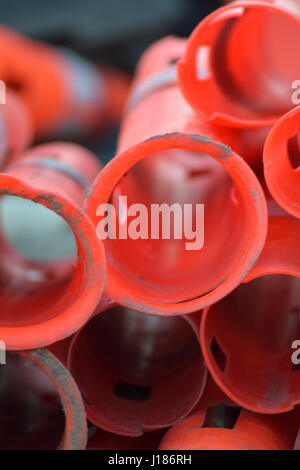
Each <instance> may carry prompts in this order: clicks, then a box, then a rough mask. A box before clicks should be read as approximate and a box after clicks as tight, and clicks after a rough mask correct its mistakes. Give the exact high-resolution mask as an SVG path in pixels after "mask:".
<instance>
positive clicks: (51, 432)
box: [0, 349, 87, 450]
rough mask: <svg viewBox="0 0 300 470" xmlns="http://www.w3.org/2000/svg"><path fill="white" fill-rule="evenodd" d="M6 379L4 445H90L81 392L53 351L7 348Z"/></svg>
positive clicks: (1, 421)
mask: <svg viewBox="0 0 300 470" xmlns="http://www.w3.org/2000/svg"><path fill="white" fill-rule="evenodd" d="M1 384H2V385H1V393H0V394H1V400H0V408H1V417H0V437H1V440H0V448H1V449H2V450H22V449H24V450H46V449H47V450H53V449H56V448H57V449H60V450H81V449H84V448H85V446H86V442H87V422H86V417H85V412H84V406H83V402H82V398H81V395H80V392H79V390H78V388H77V385H76V383H75V381H74V380H73V378H72V376H71V374H70V373H69V371H68V370H67V369H66V368H65V367H64V366H63V365H62V364H61V363H60V362H59V361H58V360H57V359H56V358H55V357H54V356H53V355H52V354H51V353H50V352H48V351H47V350H45V349H36V350H29V351H19V352H18V353H16V352H14V353H7V355H6V363H5V364H3V365H1Z"/></svg>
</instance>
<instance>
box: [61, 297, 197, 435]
mask: <svg viewBox="0 0 300 470" xmlns="http://www.w3.org/2000/svg"><path fill="white" fill-rule="evenodd" d="M198 327H199V324H198V325H197V321H196V319H193V320H191V319H188V321H186V319H185V317H175V318H162V317H155V316H150V315H140V313H138V312H134V311H132V310H129V309H125V308H122V307H118V306H116V307H113V308H110V309H109V310H106V311H104V312H102V313H101V314H99V315H97V316H95V317H94V318H93V319H92V320H90V322H89V323H88V324H87V325H85V326H84V327H83V328H82V329H81V330H80V331H79V332H78V333H76V335H75V336H74V337H73V338H72V341H71V343H70V347H69V354H68V368H69V370H70V371H71V373H72V375H73V377H74V378H75V380H76V382H77V384H78V385H79V387H80V390H81V391H82V393H83V398H84V401H85V408H86V413H87V417H88V419H89V421H91V422H92V423H93V424H95V425H96V426H98V427H100V428H102V429H105V430H106V431H109V432H112V433H116V434H120V435H124V436H140V435H142V434H143V433H144V432H146V431H153V430H158V429H162V428H166V427H169V426H171V425H173V424H175V423H176V422H178V421H179V420H180V419H182V418H184V417H185V416H187V414H188V413H190V412H191V411H192V409H193V408H194V407H195V405H196V404H197V403H198V401H199V399H200V397H201V395H202V393H203V390H204V387H205V384H206V368H205V365H204V363H203V358H202V355H201V350H200V345H199V342H198V339H197V336H198Z"/></svg>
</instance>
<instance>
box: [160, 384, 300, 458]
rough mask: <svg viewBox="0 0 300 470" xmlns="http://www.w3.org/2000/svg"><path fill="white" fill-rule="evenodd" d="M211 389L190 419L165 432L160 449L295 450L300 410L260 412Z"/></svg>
mask: <svg viewBox="0 0 300 470" xmlns="http://www.w3.org/2000/svg"><path fill="white" fill-rule="evenodd" d="M209 391H210V392H211V393H209V394H208V390H207V391H206V393H205V395H204V397H203V399H202V400H201V402H200V403H199V405H198V407H197V409H195V411H194V412H193V413H192V414H191V415H190V416H189V417H188V418H186V419H185V420H183V421H182V422H181V423H179V424H177V425H176V426H174V427H173V428H172V429H170V431H168V432H167V433H166V434H165V436H164V438H163V439H162V442H161V444H160V446H159V449H160V450H190V449H191V450H192V449H194V450H292V449H293V446H294V443H295V440H296V437H297V432H298V429H299V410H295V411H292V412H290V413H285V414H282V415H276V416H270V415H261V414H256V413H252V412H250V411H247V410H243V409H240V408H238V407H237V406H235V405H234V404H232V403H230V401H229V400H228V399H227V397H226V396H225V395H224V396H222V394H221V393H219V394H218V393H217V392H215V393H213V391H212V390H211V389H210V390H209Z"/></svg>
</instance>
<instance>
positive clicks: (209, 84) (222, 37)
mask: <svg viewBox="0 0 300 470" xmlns="http://www.w3.org/2000/svg"><path fill="white" fill-rule="evenodd" d="M297 3H298V5H297ZM299 40H300V7H299V2H289V1H288V0H286V1H285V0H282V1H277V0H265V1H251V0H250V1H238V2H233V3H230V4H229V5H227V6H224V7H222V8H220V9H218V10H215V11H214V12H213V13H211V14H210V15H208V16H207V17H206V18H205V19H204V20H203V21H201V22H200V23H199V25H198V26H197V27H196V28H195V30H194V31H193V33H192V34H191V36H190V38H189V40H188V43H187V47H186V49H185V52H184V55H183V57H182V59H181V60H180V61H179V62H178V80H179V85H180V87H181V90H182V92H183V94H184V96H185V98H186V100H187V101H188V102H189V103H190V105H191V106H192V107H193V108H194V109H195V110H196V112H198V113H199V114H200V115H201V116H204V117H206V118H207V119H208V120H209V121H211V122H214V123H216V124H221V125H226V126H233V127H239V128H257V127H265V126H271V125H273V124H274V123H275V122H276V121H277V119H278V118H279V117H280V116H281V115H282V114H284V113H285V112H287V111H288V110H290V109H291V108H292V107H293V106H294V105H293V102H292V93H293V89H292V84H293V82H294V81H295V80H297V78H298V76H299V71H300V69H299V61H298V59H297V58H298V43H299ZM287 51H288V53H287Z"/></svg>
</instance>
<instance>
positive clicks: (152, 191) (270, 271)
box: [0, 0, 300, 450]
mask: <svg viewBox="0 0 300 470" xmlns="http://www.w3.org/2000/svg"><path fill="white" fill-rule="evenodd" d="M227 3H228V4H227V5H226V6H224V7H222V8H219V9H218V10H216V11H214V12H213V13H212V14H210V15H209V16H208V17H206V18H205V19H204V20H202V21H201V22H200V23H199V25H198V26H197V27H196V28H195V30H194V31H193V32H192V34H191V36H190V37H189V38H187V39H179V38H176V37H167V38H164V39H162V40H160V41H158V42H157V43H155V44H153V45H152V46H151V47H150V48H149V49H148V50H147V51H146V52H145V53H144V55H143V56H142V58H141V60H140V62H139V64H138V67H137V70H136V74H135V77H134V80H133V84H132V88H131V93H130V95H129V98H128V100H127V104H126V106H125V108H124V111H123V115H122V117H121V113H122V110H123V105H124V104H125V100H126V92H127V87H128V79H127V77H125V76H124V75H123V74H122V73H120V72H118V71H114V70H111V69H109V70H108V69H107V68H106V67H99V66H98V65H97V66H95V65H92V64H90V63H88V62H86V61H85V60H83V59H81V58H79V57H78V56H75V55H74V54H73V53H71V52H70V51H65V50H58V49H56V48H53V47H50V46H48V45H45V44H42V43H38V42H36V41H33V40H30V39H28V38H24V37H23V36H21V35H19V34H18V33H15V32H13V31H10V30H8V29H7V28H5V27H1V29H0V36H1V46H0V59H1V60H0V63H1V66H0V80H2V81H3V82H2V83H4V84H5V87H6V90H5V87H4V91H6V93H5V100H3V102H2V101H1V99H0V102H1V103H2V104H0V114H1V122H0V127H1V130H2V132H1V135H0V164H1V171H2V173H0V194H1V201H0V203H1V214H2V218H1V222H0V233H1V235H0V300H1V310H0V353H1V355H0V362H1V364H0V378H1V379H2V381H1V382H2V383H3V387H2V388H1V389H0V408H1V410H2V412H1V420H0V436H1V446H2V447H3V448H7V449H16V448H27V449H45V448H46V449H56V448H59V449H84V448H87V449H97V450H104V449H115V450H125V449H136V450H140V449H161V450H167V449H171V450H182V449H198V450H203V449H210V450H212V449H215V450H216V449H227V450H230V449H239V450H241V449H243V450H246V449H248V450H250V449H251V450H253V449H265V450H276V449H277V450H278V449H293V448H294V447H295V442H296V438H297V434H298V430H299V428H300V416H299V410H300V408H299V405H300V220H299V219H300V191H299V190H298V184H299V181H298V180H299V178H300V176H299V174H300V173H299V168H300V157H299V155H300V145H299V142H300V139H299V135H300V133H299V132H300V131H299V126H300V106H297V104H298V103H297V102H296V101H295V99H296V97H297V80H300V66H299V65H298V64H299V63H300V62H299V60H298V50H297V49H298V47H297V44H298V42H299V39H300V8H299V5H298V2H297V0H261V1H258V0H256V1H254V0H253V1H252V0H251V1H250V0H249V1H247V0H242V1H236V2H227ZM278 31H280V34H278ZM287 51H288V53H287ZM299 84H300V82H299ZM299 84H298V85H299ZM299 87H300V85H299ZM0 91H1V88H0ZM0 98H1V97H0ZM118 119H121V131H120V135H119V139H118V145H117V152H116V155H115V156H114V158H112V160H111V161H110V162H109V163H108V164H107V165H106V166H105V167H104V168H101V167H100V165H99V162H98V159H97V158H96V156H95V155H94V154H92V153H91V152H90V151H88V150H87V149H85V148H83V147H81V146H79V145H77V144H74V143H71V142H60V141H59V142H52V143H44V144H40V145H36V142H35V141H36V139H37V138H41V137H43V138H47V137H49V138H50V137H51V138H53V136H57V135H66V134H68V135H69V136H70V135H72V132H73V131H74V129H75V130H76V131H75V132H78V130H79V131H80V133H82V134H86V135H91V134H92V133H96V134H97V133H99V132H100V130H101V132H103V131H104V130H105V128H107V126H108V125H109V124H113V123H115V122H116V121H117V120H118ZM20 201H21V203H20ZM120 201H126V204H125V205H124V206H122V205H121V203H120ZM17 203H18V204H19V203H20V204H21V206H20V209H19V212H18V213H17V214H20V211H21V213H22V214H23V215H22V217H21V219H22V220H23V222H25V221H26V220H25V219H26V218H27V216H26V214H27V212H25V210H27V209H26V207H27V205H29V206H28V207H30V211H31V213H32V211H34V210H36V215H35V219H34V220H35V222H34V225H33V227H32V229H33V231H34V230H36V232H37V234H35V236H36V237H37V238H36V239H37V240H38V239H39V237H40V238H43V236H44V235H43V232H42V229H43V225H44V224H46V222H44V221H47V227H46V229H48V228H49V227H50V226H51V230H53V233H56V232H59V231H60V232H59V233H63V234H64V237H65V239H66V243H67V244H68V246H69V248H70V250H69V252H68V255H62V254H61V253H60V252H59V251H58V252H57V254H56V256H55V257H54V258H53V257H52V258H49V257H48V256H47V255H48V253H47V251H48V249H47V247H45V246H44V248H43V253H42V255H43V256H42V257H41V259H38V260H37V259H35V258H30V256H28V255H27V254H26V253H24V252H22V250H20V247H19V246H18V244H17V243H16V242H15V240H14V239H13V238H11V237H10V234H11V230H10V228H11V225H13V224H14V223H15V222H16V221H15V217H17V216H16V215H15V213H14V212H9V217H8V218H5V214H7V210H8V209H6V207H8V208H9V210H10V208H11V207H15V206H14V204H17ZM6 204H8V206H6ZM10 204H13V205H10ZM22 204H23V205H22ZM133 205H139V207H141V206H142V207H143V208H145V210H146V211H148V212H147V213H148V214H151V208H152V207H153V205H160V206H164V207H169V208H170V207H173V208H174V207H175V206H176V207H177V208H179V209H184V208H185V207H186V206H189V207H190V208H191V212H190V215H191V220H192V224H193V225H194V226H195V224H196V222H197V215H198V213H197V210H198V209H197V207H198V205H203V206H204V218H203V221H204V232H203V233H202V234H199V233H198V234H197V233H196V232H195V233H194V236H195V238H196V240H194V243H195V242H196V241H199V244H198V245H197V246H193V247H192V248H191V249H190V250H188V249H187V243H189V244H190V246H191V245H193V243H192V242H191V238H190V237H188V236H187V234H186V233H184V235H183V236H182V237H181V238H180V237H178V236H176V233H175V232H176V231H175V230H174V231H173V232H171V233H170V236H169V237H165V236H163V235H162V232H159V234H158V236H155V237H152V238H151V237H147V236H145V233H144V232H143V227H139V230H140V232H138V233H139V234H140V236H135V237H130V236H128V232H127V229H128V223H129V222H130V217H132V215H133V214H132V213H131V215H130V213H129V211H128V208H129V207H132V206H133ZM99 208H100V209H99ZM103 208H104V209H103ZM112 209H114V210H115V213H116V214H117V216H116V220H115V225H114V231H111V229H110V228H109V229H108V230H107V231H106V232H105V236H103V231H102V230H100V228H99V227H103V226H104V225H103V222H104V220H106V221H109V220H110V221H111V219H109V218H107V213H109V210H112ZM134 215H137V213H135V214H134ZM174 218H175V216H174ZM141 220H142V219H141ZM143 220H144V219H143ZM170 220H171V219H170ZM144 222H145V220H144ZM101 223H102V225H101ZM141 223H142V222H140V224H141ZM150 223H151V216H150V217H149V218H147V226H148V225H149V224H150ZM48 224H49V225H48ZM17 226H18V227H22V224H21V225H20V224H19V225H17ZM177 228H178V227H177ZM197 229H198V227H197ZM22 230H23V229H22V228H19V231H20V234H21V235H22ZM120 233H122V235H120ZM124 234H125V235H124ZM53 236H54V235H53ZM197 237H198V238H199V240H197ZM57 240H58V242H57V244H59V243H61V238H58V239H57ZM71 248H72V249H71ZM49 251H50V250H49ZM2 359H3V360H2ZM4 363H5V364H4ZM31 363H34V364H35V365H36V366H37V368H36V367H35V368H32V367H31V366H28V364H29V365H30V364H31ZM49 379H50V380H49ZM32 397H34V400H33V399H32ZM25 409H27V410H28V409H29V410H30V413H29V415H28V413H25ZM28 429H29V430H30V432H29V431H28ZM23 436H26V439H25V438H24V437H23Z"/></svg>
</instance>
